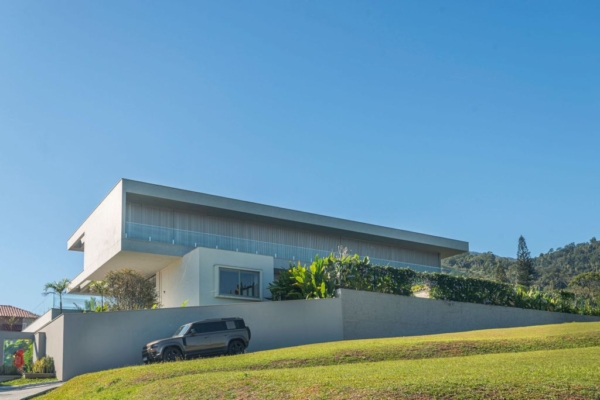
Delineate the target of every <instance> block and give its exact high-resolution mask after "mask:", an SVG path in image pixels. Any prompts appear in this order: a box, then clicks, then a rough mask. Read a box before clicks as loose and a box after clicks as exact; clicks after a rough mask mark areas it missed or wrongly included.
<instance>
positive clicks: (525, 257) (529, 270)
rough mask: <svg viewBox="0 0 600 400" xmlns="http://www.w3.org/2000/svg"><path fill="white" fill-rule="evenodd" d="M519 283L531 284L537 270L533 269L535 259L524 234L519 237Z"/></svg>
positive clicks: (517, 267) (517, 266)
mask: <svg viewBox="0 0 600 400" xmlns="http://www.w3.org/2000/svg"><path fill="white" fill-rule="evenodd" d="M516 269H517V283H518V284H519V285H523V286H528V287H529V286H531V282H532V281H533V275H534V273H535V270H534V269H533V259H532V258H531V254H530V253H529V249H528V248H527V243H525V238H524V237H523V235H521V237H519V247H518V249H517V265H516Z"/></svg>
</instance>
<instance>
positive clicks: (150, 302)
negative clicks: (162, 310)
mask: <svg viewBox="0 0 600 400" xmlns="http://www.w3.org/2000/svg"><path fill="white" fill-rule="evenodd" d="M104 282H105V283H106V296H107V297H110V298H111V306H110V308H111V309H112V310H116V311H121V310H144V309H148V308H152V307H153V306H155V305H156V304H157V301H158V295H157V293H156V287H155V285H154V283H152V282H151V281H149V280H148V279H146V278H144V276H142V275H141V274H140V273H139V272H136V271H133V270H131V269H122V270H119V271H110V272H109V273H108V274H106V279H105V281H104Z"/></svg>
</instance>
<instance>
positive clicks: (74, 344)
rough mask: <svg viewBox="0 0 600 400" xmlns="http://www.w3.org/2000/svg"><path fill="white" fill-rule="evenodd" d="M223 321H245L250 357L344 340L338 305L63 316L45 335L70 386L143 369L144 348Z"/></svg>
mask: <svg viewBox="0 0 600 400" xmlns="http://www.w3.org/2000/svg"><path fill="white" fill-rule="evenodd" d="M221 317H242V318H244V320H245V321H246V324H247V325H248V326H249V327H250V329H251V330H252V340H251V341H250V346H249V347H248V351H258V350H267V349H275V348H281V347H289V346H297V345H302V344H310V343H320V342H329V341H337V340H342V339H343V332H342V308H341V300H340V299H327V300H318V301H304V300H302V301H288V302H260V303H240V304H228V305H218V306H204V307H185V308H164V309H158V310H143V311H121V312H109V313H86V314H65V315H62V316H60V317H58V318H57V319H55V320H54V321H52V323H50V324H48V325H46V327H44V328H43V329H42V330H43V331H45V333H46V352H47V354H48V355H50V356H52V357H54V361H55V365H56V374H57V377H58V379H60V380H67V379H71V378H72V377H74V376H77V375H81V374H84V373H86V372H93V371H100V370H104V369H109V368H118V367H123V366H128V365H136V364H140V363H141V357H142V355H141V354H142V347H143V346H144V345H145V344H146V343H148V342H151V341H153V340H156V339H160V338H165V337H169V336H171V335H172V334H173V332H175V330H176V329H177V328H178V327H179V326H181V325H182V324H184V323H187V322H191V321H197V320H202V319H206V318H221ZM61 325H62V326H61ZM61 330H62V332H61Z"/></svg>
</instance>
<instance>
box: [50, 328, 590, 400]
mask: <svg viewBox="0 0 600 400" xmlns="http://www.w3.org/2000/svg"><path fill="white" fill-rule="evenodd" d="M332 366H334V367H332ZM598 394H600V323H579V324H561V325H547V326H541V327H528V328H514V329H496V330H485V331H475V332H465V333H456V334H445V335H431V336H420V337H410V338H394V339H377V340H359V341H346V342H336V343H326V344H318V345H310V346H299V347H294V348H289V349H281V350H272V351H264V352H257V353H252V354H247V355H243V356H236V357H220V358H211V359H204V360H195V361H187V362H180V363H172V364H158V365H152V366H138V367H129V368H123V369H116V370H110V371H103V372H99V373H95V374H87V375H83V376H80V377H77V378H75V379H72V380H71V381H69V382H68V383H67V384H65V385H63V387H62V388H60V389H58V390H56V391H55V392H52V393H50V394H49V395H48V396H46V398H49V399H52V398H56V399H68V398H73V399H75V398H77V399H85V398H94V399H97V398H111V399H112V398H140V399H146V398H157V399H164V398H190V397H192V398H207V399H208V398H211V399H212V398H245V399H259V398H274V399H279V398H298V399H301V398H357V397H367V398H371V397H372V398H398V397H408V398H432V397H435V398H443V397H448V398H450V397H452V398H461V397H464V398H477V397H480V398H494V397H497V398H511V397H513V398H523V397H526V398H594V399H595V398H597V397H598Z"/></svg>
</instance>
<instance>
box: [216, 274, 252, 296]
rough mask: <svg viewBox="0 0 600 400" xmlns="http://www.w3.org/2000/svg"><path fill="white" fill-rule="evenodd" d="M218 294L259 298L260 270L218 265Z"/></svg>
mask: <svg viewBox="0 0 600 400" xmlns="http://www.w3.org/2000/svg"><path fill="white" fill-rule="evenodd" d="M219 295H224V296H239V297H247V298H252V299H260V272H259V271H249V270H245V269H236V268H231V267H219Z"/></svg>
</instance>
